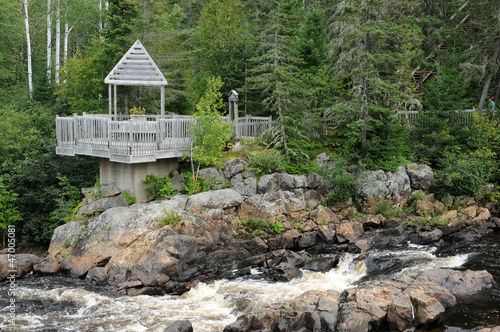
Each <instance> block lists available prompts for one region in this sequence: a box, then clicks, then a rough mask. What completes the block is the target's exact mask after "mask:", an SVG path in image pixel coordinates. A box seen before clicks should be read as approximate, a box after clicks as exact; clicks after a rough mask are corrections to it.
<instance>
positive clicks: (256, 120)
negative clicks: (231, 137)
mask: <svg viewBox="0 0 500 332" xmlns="http://www.w3.org/2000/svg"><path fill="white" fill-rule="evenodd" d="M272 124H273V119H272V117H270V116H269V117H258V116H249V115H247V116H245V117H242V118H238V123H237V124H234V125H233V130H234V132H235V134H236V137H237V138H245V139H256V138H258V137H261V136H262V135H263V134H264V133H265V132H267V131H269V130H271V127H272Z"/></svg>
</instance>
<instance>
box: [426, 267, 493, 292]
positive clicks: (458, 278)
mask: <svg viewBox="0 0 500 332" xmlns="http://www.w3.org/2000/svg"><path fill="white" fill-rule="evenodd" d="M429 281H430V282H434V283H436V284H437V285H440V286H442V287H444V288H446V289H449V290H450V292H451V293H452V294H453V295H471V294H475V293H477V292H479V291H481V290H483V289H486V288H490V287H491V286H492V285H493V282H494V281H493V276H492V275H491V274H490V273H488V272H487V271H471V270H467V271H455V270H450V269H431V270H426V271H424V272H423V273H422V274H421V275H420V276H419V277H418V278H417V279H416V282H429Z"/></svg>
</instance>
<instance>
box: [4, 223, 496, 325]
mask: <svg viewBox="0 0 500 332" xmlns="http://www.w3.org/2000/svg"><path fill="white" fill-rule="evenodd" d="M367 256H368V257H369V259H371V260H372V262H373V264H372V266H375V267H376V268H375V270H374V271H373V272H371V273H370V274H369V275H368V274H367V273H366V268H365V263H364V262H357V263H355V260H354V259H355V258H356V256H355V255H352V254H345V255H343V256H342V258H341V260H340V263H339V265H338V267H337V268H336V269H334V270H331V271H330V272H328V273H319V272H310V271H303V272H304V276H303V278H299V279H296V280H293V281H292V282H288V283H276V282H269V281H264V280H262V279H259V278H257V276H258V273H259V272H258V271H257V270H252V273H253V274H254V275H253V276H252V277H247V278H241V279H237V280H218V281H215V282H212V283H209V284H204V283H200V284H198V285H197V286H196V287H195V288H193V289H192V290H190V291H189V292H188V293H185V294H183V295H182V296H168V295H167V296H146V295H144V296H135V297H130V296H122V295H117V294H114V293H109V292H106V291H105V290H104V289H102V288H99V287H94V286H91V285H88V284H86V283H85V282H84V281H82V280H78V279H73V278H67V277H61V276H57V277H28V278H25V279H21V280H18V283H17V289H16V290H17V294H16V318H15V325H13V326H12V325H9V323H8V322H7V320H6V318H5V317H6V313H7V309H6V306H7V305H8V301H9V299H8V297H7V287H8V286H9V285H8V284H7V283H5V284H2V285H1V289H0V292H1V294H2V296H1V297H0V308H4V309H2V310H1V311H0V330H1V331H46V332H48V331H134V332H137V331H151V332H152V331H163V329H164V328H165V327H167V326H168V325H169V324H171V323H172V322H174V321H176V320H179V319H188V320H190V321H191V322H192V323H193V327H194V330H195V331H196V332H199V331H222V330H223V328H224V327H225V326H226V325H228V324H230V323H231V322H233V321H235V320H236V317H237V316H238V315H239V314H240V312H239V310H240V308H242V307H244V304H245V303H249V301H251V303H252V305H254V306H264V305H266V304H270V303H274V302H283V301H285V302H286V301H290V300H292V299H293V298H294V297H296V296H298V295H300V294H301V293H303V292H305V291H306V290H326V289H336V290H339V291H342V290H343V289H345V288H347V287H349V286H351V285H354V284H356V282H359V281H361V280H367V279H383V278H386V277H388V276H392V275H396V274H407V275H413V274H414V273H416V272H419V271H422V270H425V269H429V268H439V267H450V268H458V269H475V270H478V269H486V270H488V271H489V272H490V273H492V274H493V275H494V277H495V280H496V281H499V278H500V262H499V257H500V234H498V233H497V234H491V235H489V236H487V237H486V238H484V239H483V240H481V242H480V243H477V244H470V243H469V244H444V245H442V246H441V247H439V248H436V247H433V246H416V245H409V246H405V247H401V248H400V249H399V250H387V251H373V252H370V253H369V254H367ZM499 310H500V288H499V287H498V285H495V287H494V288H493V289H489V290H486V291H484V292H481V293H480V294H478V295H476V296H473V297H469V298H466V299H459V304H458V305H457V306H456V307H455V308H454V309H453V310H451V311H449V312H448V313H447V314H446V316H445V317H444V320H443V322H442V323H443V326H444V325H446V326H455V327H459V328H460V329H462V330H464V329H472V328H475V327H479V326H491V325H500V313H499Z"/></svg>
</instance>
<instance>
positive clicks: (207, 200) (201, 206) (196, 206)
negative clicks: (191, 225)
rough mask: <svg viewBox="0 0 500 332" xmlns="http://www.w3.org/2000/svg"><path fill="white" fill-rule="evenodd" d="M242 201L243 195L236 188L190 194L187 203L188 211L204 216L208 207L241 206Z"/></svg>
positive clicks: (225, 207)
mask: <svg viewBox="0 0 500 332" xmlns="http://www.w3.org/2000/svg"><path fill="white" fill-rule="evenodd" d="M242 202H243V197H242V196H241V194H240V193H238V192H237V191H236V190H233V189H222V190H215V191H213V190H212V191H206V192H202V193H199V194H196V195H192V196H190V197H189V198H188V200H187V203H186V211H187V212H189V213H191V214H194V215H197V216H202V215H204V212H206V210H208V209H227V208H231V207H236V206H239V205H240V204H241V203H242Z"/></svg>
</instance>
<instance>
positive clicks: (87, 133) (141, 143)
mask: <svg viewBox="0 0 500 332" xmlns="http://www.w3.org/2000/svg"><path fill="white" fill-rule="evenodd" d="M139 120H140V121H139ZM240 120H241V121H240V122H239V123H238V124H237V125H234V128H235V129H236V130H238V133H240V136H239V137H245V138H250V139H252V138H257V137H258V136H260V135H262V134H263V133H264V132H265V131H266V130H268V129H270V128H271V125H272V119H271V118H270V117H269V118H267V117H266V118H260V117H259V118H256V117H244V118H240ZM195 123H196V122H195V121H194V120H193V119H192V118H191V117H189V116H178V115H168V116H165V117H161V116H144V117H141V118H134V119H131V118H130V117H129V116H126V115H125V116H123V115H119V116H114V115H111V116H109V115H102V114H84V115H81V116H78V115H74V116H72V117H64V118H63V117H56V137H57V148H56V152H57V153H58V154H61V155H70V156H73V155H75V154H83V155H90V156H96V157H103V158H109V159H110V160H112V161H118V162H125V163H135V162H148V161H154V160H156V159H157V158H172V157H180V156H182V155H183V154H184V153H186V152H188V151H189V147H190V145H191V142H192V138H191V135H190V134H191V130H190V128H191V126H192V125H194V124H195Z"/></svg>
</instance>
